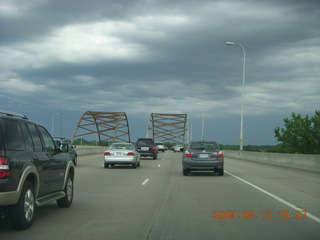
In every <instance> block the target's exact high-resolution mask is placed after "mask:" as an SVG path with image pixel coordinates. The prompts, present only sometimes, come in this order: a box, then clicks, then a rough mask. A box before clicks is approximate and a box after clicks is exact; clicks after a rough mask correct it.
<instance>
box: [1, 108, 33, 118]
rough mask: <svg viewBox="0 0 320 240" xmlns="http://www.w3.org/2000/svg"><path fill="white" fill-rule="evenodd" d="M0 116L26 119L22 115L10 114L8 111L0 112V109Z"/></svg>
mask: <svg viewBox="0 0 320 240" xmlns="http://www.w3.org/2000/svg"><path fill="white" fill-rule="evenodd" d="M0 114H4V115H7V116H9V117H18V118H22V119H28V118H27V116H26V115H23V114H21V113H15V112H10V111H7V110H1V109H0Z"/></svg>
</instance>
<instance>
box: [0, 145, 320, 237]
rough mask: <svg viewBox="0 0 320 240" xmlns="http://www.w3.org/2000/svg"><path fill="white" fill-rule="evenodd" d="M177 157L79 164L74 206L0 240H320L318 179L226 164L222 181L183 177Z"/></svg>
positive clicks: (52, 208) (40, 212)
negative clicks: (134, 164)
mask: <svg viewBox="0 0 320 240" xmlns="http://www.w3.org/2000/svg"><path fill="white" fill-rule="evenodd" d="M181 155H182V154H181V153H174V152H172V151H166V152H164V153H159V155H158V159H157V160H153V159H151V158H142V160H141V167H138V168H137V169H132V168H130V167H127V166H117V167H113V168H109V169H105V168H104V167H103V155H88V156H81V157H79V158H78V165H77V166H76V178H75V189H74V190H75V194H74V201H73V205H72V206H71V207H70V208H68V209H60V208H58V207H57V205H56V204H55V203H51V204H49V205H46V206H43V207H40V208H38V209H37V212H36V217H35V220H34V223H33V225H32V228H31V229H29V230H26V231H15V230H13V229H12V228H10V226H9V225H8V224H6V223H3V224H2V225H1V226H0V232H1V239H2V238H3V239H7V240H8V239H15V240H19V239H23V240H29V239H33V240H38V239H39V240H40V239H41V240H43V239H46V240H50V239H76V240H84V239H110V240H117V239H121V240H122V239H123V240H124V239H126V240H130V239H133V240H144V239H149V240H158V239H159V240H166V239H174V240H180V239H181V240H182V239H183V240H188V239H190V240H193V239H197V240H200V239H205V240H207V239H219V240H224V239H245V240H250V239H254V240H256V239H262V240H263V239H273V240H276V239H296V240H299V239H301V240H307V239H310V240H311V239H314V240H316V239H320V204H319V203H320V175H319V174H316V173H311V172H307V171H299V170H293V169H286V168H283V167H276V166H269V165H265V164H258V163H253V162H248V161H239V160H235V159H228V158H226V159H225V170H226V172H225V175H224V176H218V175H216V174H213V173H211V172H192V173H191V174H190V175H189V176H183V175H182V168H181Z"/></svg>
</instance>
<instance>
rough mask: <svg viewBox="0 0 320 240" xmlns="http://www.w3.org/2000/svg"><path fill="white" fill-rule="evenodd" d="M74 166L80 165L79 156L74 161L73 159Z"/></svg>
mask: <svg viewBox="0 0 320 240" xmlns="http://www.w3.org/2000/svg"><path fill="white" fill-rule="evenodd" d="M73 164H74V165H75V166H77V164H78V157H77V155H76V156H75V157H74V159H73Z"/></svg>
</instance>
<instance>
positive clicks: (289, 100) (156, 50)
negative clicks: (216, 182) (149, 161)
mask: <svg viewBox="0 0 320 240" xmlns="http://www.w3.org/2000/svg"><path fill="white" fill-rule="evenodd" d="M0 34H1V35H0V36H1V37H0V56H1V63H0V109H6V110H10V111H14V112H20V113H24V114H26V115H27V116H28V117H29V118H30V119H32V120H35V121H37V122H39V123H41V124H43V125H44V126H45V127H47V129H48V130H49V131H50V132H51V131H52V130H53V131H54V135H57V132H62V135H63V136H64V137H67V138H71V137H72V135H73V133H74V131H75V128H76V125H77V123H78V121H79V119H80V117H81V115H82V114H83V113H84V112H85V111H88V110H92V111H105V112H125V113H126V114H127V116H128V119H129V125H130V129H131V138H132V140H135V139H136V138H138V137H144V136H145V135H146V126H147V122H148V118H149V115H150V113H186V114H188V117H189V123H190V126H192V136H193V138H200V137H201V127H202V118H203V117H204V123H205V124H204V126H205V127H204V129H205V138H213V139H215V140H217V141H218V142H220V143H222V144H238V143H239V134H240V113H241V89H242V76H243V75H242V74H243V62H244V61H243V60H244V58H243V56H244V53H243V50H242V48H241V47H240V46H239V45H233V46H227V45H226V44H225V43H226V42H227V41H231V42H235V43H239V44H241V45H242V46H243V47H244V48H245V51H246V71H245V73H246V74H245V94H244V96H245V97H244V109H245V111H244V145H248V144H251V145H264V144H277V140H276V138H275V137H274V129H275V128H276V127H278V126H280V127H281V126H283V119H284V118H286V117H290V116H291V113H292V112H295V113H301V114H303V115H306V114H308V115H314V112H315V110H320V2H319V1H318V0H314V1H311V0H310V1H309V0H304V1H300V0H296V1H294V0H292V1H290V0H268V1H260V0H221V1H219V0H197V1H194V0H91V1H87V0H74V1H72V0H28V1H25V0H0ZM60 113H61V115H60V116H58V115H57V114H60ZM61 123H62V125H61ZM52 126H53V127H52Z"/></svg>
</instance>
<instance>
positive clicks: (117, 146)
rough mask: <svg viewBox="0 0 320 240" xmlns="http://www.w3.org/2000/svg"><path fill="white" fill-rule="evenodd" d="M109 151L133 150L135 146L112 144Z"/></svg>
mask: <svg viewBox="0 0 320 240" xmlns="http://www.w3.org/2000/svg"><path fill="white" fill-rule="evenodd" d="M109 149H111V150H112V149H117V150H120V149H122V150H132V149H133V146H132V145H129V144H112V145H111V146H110V147H109Z"/></svg>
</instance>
